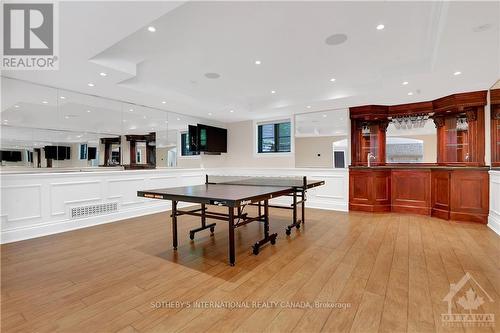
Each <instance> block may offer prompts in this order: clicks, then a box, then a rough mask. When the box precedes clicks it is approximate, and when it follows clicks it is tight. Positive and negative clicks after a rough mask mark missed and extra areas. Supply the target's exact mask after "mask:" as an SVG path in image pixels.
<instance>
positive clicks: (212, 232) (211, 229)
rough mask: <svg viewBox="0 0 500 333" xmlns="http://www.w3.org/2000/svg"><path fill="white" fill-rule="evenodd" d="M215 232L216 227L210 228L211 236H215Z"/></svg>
mask: <svg viewBox="0 0 500 333" xmlns="http://www.w3.org/2000/svg"><path fill="white" fill-rule="evenodd" d="M214 231H215V228H214V227H211V228H210V234H211V235H213V234H214Z"/></svg>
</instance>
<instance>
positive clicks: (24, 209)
mask: <svg viewBox="0 0 500 333" xmlns="http://www.w3.org/2000/svg"><path fill="white" fill-rule="evenodd" d="M1 207H2V212H1V213H0V215H1V217H2V224H1V225H2V230H4V229H8V228H13V227H15V226H23V225H29V224H30V223H34V222H36V221H40V220H41V218H42V185H41V184H19V185H7V186H2V206H1ZM6 207H8V208H9V209H5V208H6Z"/></svg>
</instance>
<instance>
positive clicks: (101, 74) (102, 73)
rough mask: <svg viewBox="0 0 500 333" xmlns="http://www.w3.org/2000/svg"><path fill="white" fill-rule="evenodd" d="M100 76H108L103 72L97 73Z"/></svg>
mask: <svg viewBox="0 0 500 333" xmlns="http://www.w3.org/2000/svg"><path fill="white" fill-rule="evenodd" d="M99 75H100V76H108V74H106V73H104V72H100V73H99Z"/></svg>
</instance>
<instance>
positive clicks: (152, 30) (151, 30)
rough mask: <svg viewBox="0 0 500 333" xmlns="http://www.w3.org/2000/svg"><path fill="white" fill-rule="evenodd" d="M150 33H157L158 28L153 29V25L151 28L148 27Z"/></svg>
mask: <svg viewBox="0 0 500 333" xmlns="http://www.w3.org/2000/svg"><path fill="white" fill-rule="evenodd" d="M148 31H149V32H155V31H156V28H155V27H153V26H152V25H150V26H149V27H148Z"/></svg>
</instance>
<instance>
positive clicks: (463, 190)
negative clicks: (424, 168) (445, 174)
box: [450, 170, 489, 223]
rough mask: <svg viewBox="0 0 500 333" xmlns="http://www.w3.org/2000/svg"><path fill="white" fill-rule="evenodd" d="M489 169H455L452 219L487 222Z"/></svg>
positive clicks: (451, 201)
mask: <svg viewBox="0 0 500 333" xmlns="http://www.w3.org/2000/svg"><path fill="white" fill-rule="evenodd" d="M488 193H489V177H488V172H487V171H471V170H469V171H464V170H453V171H452V172H451V186H450V219H452V220H458V221H474V222H480V223H486V222H487V221H488V211H489V198H488Z"/></svg>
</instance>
